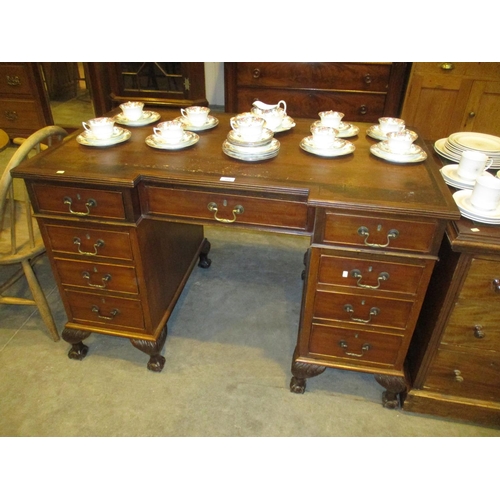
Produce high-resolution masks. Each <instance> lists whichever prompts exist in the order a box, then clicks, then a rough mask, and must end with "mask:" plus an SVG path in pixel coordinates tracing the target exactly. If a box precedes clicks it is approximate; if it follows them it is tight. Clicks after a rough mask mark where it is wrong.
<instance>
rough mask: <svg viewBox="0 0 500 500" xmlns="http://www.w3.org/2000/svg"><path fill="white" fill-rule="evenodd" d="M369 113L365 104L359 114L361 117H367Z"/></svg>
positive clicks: (360, 108)
mask: <svg viewBox="0 0 500 500" xmlns="http://www.w3.org/2000/svg"><path fill="white" fill-rule="evenodd" d="M367 112H368V108H367V107H366V106H365V105H364V104H363V105H362V106H360V107H359V114H360V115H366V113H367Z"/></svg>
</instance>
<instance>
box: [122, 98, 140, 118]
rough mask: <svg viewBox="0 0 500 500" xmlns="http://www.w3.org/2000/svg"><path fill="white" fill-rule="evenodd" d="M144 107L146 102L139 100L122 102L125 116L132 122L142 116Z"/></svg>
mask: <svg viewBox="0 0 500 500" xmlns="http://www.w3.org/2000/svg"><path fill="white" fill-rule="evenodd" d="M143 107H144V103H143V102H137V101H128V102H124V103H123V104H120V109H121V110H122V114H123V116H124V117H125V118H126V119H127V120H130V121H131V122H135V121H137V120H139V119H140V118H141V116H142V108H143Z"/></svg>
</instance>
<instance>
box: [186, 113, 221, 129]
mask: <svg viewBox="0 0 500 500" xmlns="http://www.w3.org/2000/svg"><path fill="white" fill-rule="evenodd" d="M176 120H180V121H181V122H182V124H183V125H184V128H185V129H186V130H192V131H195V132H199V131H200V130H208V129H211V128H214V127H217V125H218V124H219V120H218V119H217V118H215V116H211V115H208V117H207V121H206V122H205V123H204V124H203V125H191V123H189V121H188V120H186V118H185V117H184V116H179V117H177V118H176Z"/></svg>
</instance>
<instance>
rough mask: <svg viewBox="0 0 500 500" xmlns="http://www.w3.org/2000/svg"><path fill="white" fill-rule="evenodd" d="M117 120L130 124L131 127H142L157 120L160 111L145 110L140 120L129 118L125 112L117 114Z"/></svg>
mask: <svg viewBox="0 0 500 500" xmlns="http://www.w3.org/2000/svg"><path fill="white" fill-rule="evenodd" d="M114 118H115V120H116V121H117V123H119V124H121V125H128V126H129V127H142V126H144V125H149V124H150V123H153V122H156V121H158V120H159V119H160V113H157V112H156V111H143V112H142V116H141V117H140V118H139V119H138V120H129V119H128V118H126V117H125V116H124V115H123V113H120V114H119V115H116V116H115V117H114Z"/></svg>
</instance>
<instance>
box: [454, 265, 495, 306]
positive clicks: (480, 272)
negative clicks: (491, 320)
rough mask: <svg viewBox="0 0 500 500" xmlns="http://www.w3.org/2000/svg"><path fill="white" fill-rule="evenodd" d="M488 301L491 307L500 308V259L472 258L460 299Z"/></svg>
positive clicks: (464, 301)
mask: <svg viewBox="0 0 500 500" xmlns="http://www.w3.org/2000/svg"><path fill="white" fill-rule="evenodd" d="M470 299H473V300H479V301H487V302H488V304H489V306H490V308H491V309H495V306H496V308H497V309H500V261H499V260H487V259H472V262H471V264H470V268H469V272H468V273H467V278H466V279H465V282H464V284H463V286H462V289H461V290H460V295H459V301H461V302H463V303H466V302H468V301H469V300H470Z"/></svg>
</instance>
